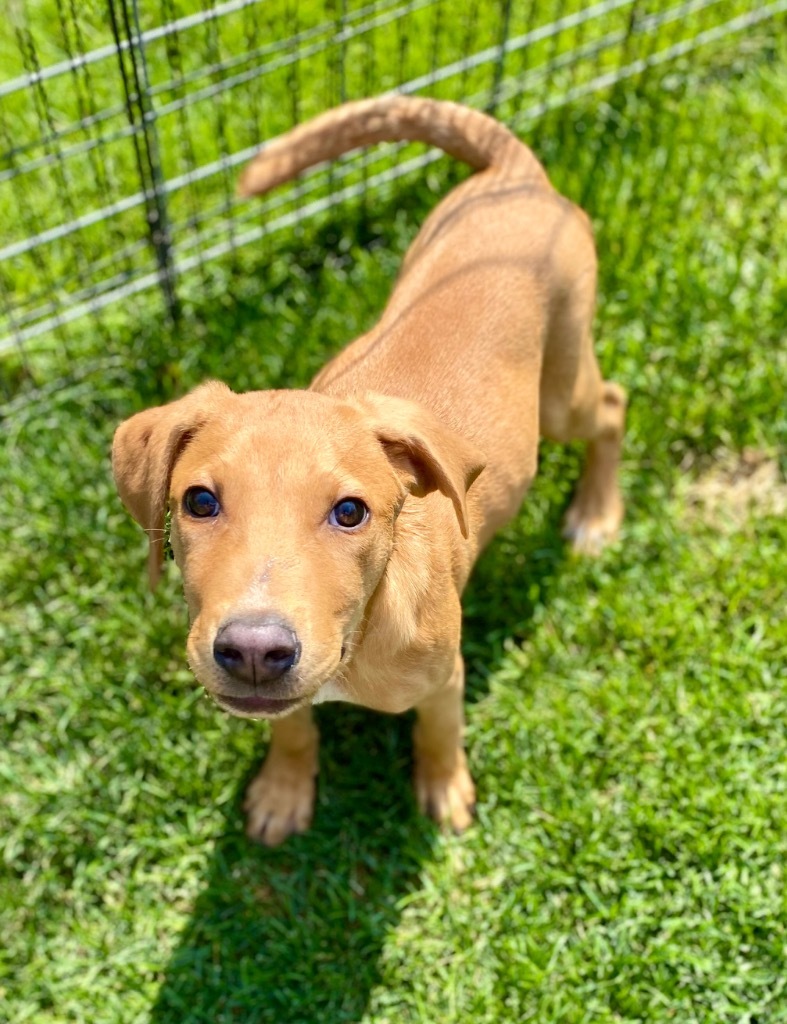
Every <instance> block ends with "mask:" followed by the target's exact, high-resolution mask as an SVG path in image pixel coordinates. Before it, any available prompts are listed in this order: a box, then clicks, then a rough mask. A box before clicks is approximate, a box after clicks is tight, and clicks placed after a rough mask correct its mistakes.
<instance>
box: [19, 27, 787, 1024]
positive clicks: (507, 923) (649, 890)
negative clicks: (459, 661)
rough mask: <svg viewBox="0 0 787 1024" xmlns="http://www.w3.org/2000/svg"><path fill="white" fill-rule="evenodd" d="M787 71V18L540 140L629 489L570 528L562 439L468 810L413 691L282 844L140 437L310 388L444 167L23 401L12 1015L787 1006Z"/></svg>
mask: <svg viewBox="0 0 787 1024" xmlns="http://www.w3.org/2000/svg"><path fill="white" fill-rule="evenodd" d="M774 31H775V29H774ZM785 95H787V63H785V54H784V52H783V49H782V47H781V46H777V45H775V43H774V41H773V39H771V38H769V35H768V33H767V32H765V31H764V30H763V31H762V32H760V33H759V34H756V33H755V34H753V35H752V36H751V37H750V38H748V39H747V40H746V43H745V46H740V47H737V48H733V47H730V48H729V50H726V51H724V50H722V51H719V53H718V55H717V59H716V60H715V61H714V62H713V63H709V64H707V65H705V64H702V63H701V62H692V63H686V64H682V65H676V66H675V67H673V68H671V69H664V70H663V71H659V72H658V73H656V72H654V73H653V74H652V75H650V76H648V78H647V79H646V80H645V81H644V82H641V83H638V84H637V85H636V87H635V85H634V84H633V83H632V84H630V85H629V86H624V87H621V88H619V89H615V90H612V91H611V92H610V93H608V94H607V95H606V97H605V100H604V102H603V103H602V102H599V101H598V100H595V99H592V98H589V99H586V100H584V101H578V102H577V103H576V104H574V105H572V106H571V107H569V108H566V109H565V110H564V111H561V112H558V113H555V114H553V115H548V116H546V117H544V118H542V119H541V120H540V121H539V123H538V125H537V129H536V131H535V132H534V134H533V137H532V138H533V142H534V144H535V145H536V147H537V149H538V152H539V153H540V154H541V155H542V157H543V158H544V160H545V162H546V164H547V166H548V169H549V171H550V174H551V176H552V178H553V180H554V181H555V183H556V184H557V185H558V186H559V187H560V188H561V189H562V190H563V191H564V192H566V194H568V195H570V196H572V197H573V198H576V199H577V200H580V201H582V202H583V204H584V205H585V206H586V208H587V209H588V210H589V212H590V213H591V214H592V216H593V218H594V222H595V224H596V228H597V237H598V245H599V254H600V264H601V275H602V276H601V294H600V302H599V314H598V322H597V337H598V349H599V354H600V358H601V361H602V364H603V366H604V369H605V372H606V373H607V374H608V375H609V376H610V377H612V378H614V379H616V380H619V381H620V382H621V383H622V384H624V385H625V386H626V388H627V389H628V390H629V393H630V396H631V409H630V416H629V432H628V437H627V445H626V456H625V463H624V467H623V485H624V489H625V493H626V498H627V504H628V514H627V519H626V522H625V525H624V529H623V532H622V536H621V538H620V541H619V542H618V543H617V544H615V545H614V546H613V547H611V548H610V549H609V550H608V551H607V552H605V553H604V554H603V555H602V556H601V557H600V558H598V559H596V560H582V559H576V558H573V557H571V556H570V555H569V554H568V552H567V551H566V549H565V547H564V545H563V544H562V542H561V540H560V537H559V530H560V518H561V514H562V511H563V509H564V508H565V506H566V504H567V502H568V500H569V495H570V492H571V488H572V486H573V483H574V481H575V480H576V478H577V475H578V471H579V465H580V450H579V449H578V448H575V447H572V448H571V449H569V450H565V449H562V448H560V447H558V446H551V445H550V446H544V448H543V450H542V458H541V471H540V475H539V478H538V480H537V482H536V485H535V487H534V489H533V492H532V493H531V495H530V496H529V497H528V499H527V501H526V503H525V506H524V508H523V510H522V513H521V514H520V515H519V517H518V518H517V519H516V521H515V522H514V523H512V524H511V525H510V526H509V527H508V528H507V529H506V530H505V531H503V533H502V534H501V535H500V536H499V538H498V539H497V540H496V541H495V543H494V544H493V546H492V547H491V548H490V550H489V551H488V552H487V554H486V555H485V556H484V558H483V560H482V562H481V564H480V565H479V567H478V570H477V572H476V574H475V576H474V578H473V581H472V583H471V586H470V588H469V590H468V593H467V595H466V601H465V610H466V614H465V622H466V626H465V635H464V652H465V656H466V660H467V664H468V670H469V672H468V675H469V694H468V706H467V714H468V735H467V745H468V752H469V758H470V763H471V768H472V771H473V774H474V777H475V780H476V783H477V787H478V792H479V806H478V820H477V822H476V824H475V825H474V826H473V828H472V829H471V830H470V831H469V832H468V833H467V834H465V835H463V836H461V837H454V836H450V835H443V834H441V833H440V832H439V831H438V830H436V829H435V828H434V827H433V826H432V825H431V824H430V823H429V822H427V821H425V820H424V819H422V818H421V817H419V815H418V813H417V811H416V809H415V806H414V801H413V797H412V794H411V791H410V784H409V776H410V772H411V754H410V742H409V729H410V726H411V721H410V719H409V717H407V716H405V717H404V718H386V717H384V716H379V715H375V714H372V713H366V712H363V711H360V710H358V709H351V708H345V707H342V706H340V705H329V706H327V707H325V708H321V709H319V722H320V727H321V730H322V733H323V739H324V747H323V751H322V761H321V775H320V786H319V796H318V807H317V812H316V817H315V822H314V825H313V828H312V830H311V831H310V832H309V833H308V834H307V835H305V836H302V837H298V838H295V839H292V840H290V841H288V843H287V844H286V845H285V846H284V847H282V848H281V849H278V850H275V851H269V850H265V849H262V848H259V847H257V846H254V845H251V844H250V843H249V842H248V841H247V840H246V838H245V837H244V834H243V827H242V818H241V812H240V803H241V800H242V794H243V790H244V787H245V785H246V783H247V782H248V780H249V778H250V777H251V775H252V774H253V773H254V771H255V770H256V768H257V765H258V763H259V760H260V758H261V756H262V754H263V752H264V748H265V743H266V737H267V727H266V726H265V725H257V724H254V723H249V722H247V721H240V720H236V719H232V718H230V717H229V716H226V715H223V714H221V713H219V712H217V710H216V709H215V708H214V707H213V706H212V705H210V704H209V703H208V702H207V700H206V699H204V698H203V697H202V695H201V692H200V690H199V689H198V688H197V687H196V685H195V684H194V682H193V679H192V678H191V676H190V674H189V672H188V670H187V668H186V665H185V657H184V653H183V646H184V638H185V632H186V628H187V623H186V616H185V609H184V607H183V604H182V600H181V598H180V595H179V583H178V580H177V576H176V572H175V571H174V570H170V572H169V573H168V576H167V578H166V580H165V581H164V583H163V585H162V586H161V587H160V589H159V591H158V592H157V593H156V594H155V595H150V594H148V593H146V591H145V583H144V568H145V565H144V563H145V554H144V543H143V537H142V535H141V532H140V531H139V530H138V529H137V527H136V526H135V525H134V524H133V523H132V522H131V521H130V520H129V518H128V517H127V515H126V514H125V512H124V510H123V509H122V507H121V506H120V504H119V501H118V500H117V498H116V496H115V494H114V490H113V487H112V484H111V481H110V476H109V469H108V461H107V453H108V446H109V443H110V439H111V435H112V431H113V428H114V426H115V425H116V424H117V423H118V422H119V421H120V420H121V419H122V418H123V417H125V416H127V415H129V414H130V413H131V412H132V411H134V410H135V409H138V408H141V407H143V406H144V405H146V404H151V403H152V402H155V401H159V400H161V399H162V398H163V397H166V396H168V395H170V394H173V393H180V392H182V391H183V390H184V389H185V388H187V387H189V386H191V385H192V384H194V383H196V382H198V381H199V380H201V379H203V378H204V377H206V376H218V377H221V378H222V379H224V380H225V381H227V382H228V383H229V384H231V385H232V386H233V387H235V388H236V389H238V390H240V389H244V388H249V387H264V386H303V385H305V384H306V383H307V382H308V380H309V377H310V375H311V374H312V373H313V372H314V371H315V370H316V369H317V368H318V367H319V366H320V365H321V363H322V362H323V361H324V360H325V359H326V358H327V357H328V356H329V355H330V353H331V352H333V351H335V350H336V349H338V348H339V347H340V346H341V344H342V343H343V342H344V341H346V339H347V338H349V337H352V336H353V335H354V334H356V333H358V332H359V331H360V330H362V329H363V328H364V327H365V326H367V325H368V324H369V323H371V322H372V321H373V319H374V317H375V315H376V314H377V313H378V312H379V310H380V308H381V306H382V304H383V303H384V300H385V295H386V293H387V291H388V290H389V289H390V287H391V284H392V281H393V279H394V276H395V273H396V268H397V265H398V261H399V259H400V257H401V254H402V253H403V251H404V249H405V248H406V245H407V243H408V240H409V239H410V238H411V237H412V235H413V233H414V231H415V230H416V228H417V224H418V222H419V220H420V219H421V218H422V217H423V215H424V213H425V211H427V210H428V209H429V208H430V207H431V206H432V205H434V203H435V202H436V201H437V198H438V197H439V195H441V194H443V193H444V192H445V190H446V189H447V188H448V187H450V184H451V183H452V181H454V180H456V176H457V172H456V171H455V170H454V169H452V168H451V167H450V166H449V165H448V163H447V162H443V163H441V164H439V165H436V166H435V167H434V168H432V169H431V170H430V172H429V174H428V175H427V176H425V177H424V178H423V180H420V181H418V182H417V183H415V184H414V185H413V187H412V191H408V193H407V196H406V199H405V198H403V195H402V193H398V194H396V193H391V194H387V195H386V194H383V195H382V196H381V197H380V198H379V201H378V200H375V202H374V203H371V202H367V203H366V204H363V205H361V206H357V207H356V206H353V205H352V204H348V205H346V206H345V207H343V208H342V209H340V210H339V211H337V212H336V213H335V214H334V215H332V216H330V215H328V216H325V217H323V218H321V219H320V220H318V221H316V222H315V223H314V224H313V225H312V224H304V225H302V227H301V228H300V230H299V232H298V233H297V235H296V236H290V237H288V238H286V239H284V238H279V239H276V238H273V239H269V240H268V241H267V242H266V243H265V245H264V246H261V247H260V249H259V250H258V251H255V252H254V253H250V254H246V255H242V256H239V257H238V258H237V259H236V260H235V262H234V264H233V265H232V266H231V267H230V266H229V265H226V266H225V265H223V264H220V265H217V266H216V268H215V269H211V270H209V271H208V272H207V274H208V277H207V284H206V282H205V280H204V279H203V281H201V282H200V284H199V286H196V285H194V286H191V285H189V283H188V282H187V283H186V286H185V288H184V315H183V319H182V322H181V324H180V325H179V327H178V328H176V329H173V328H171V327H168V326H167V325H166V323H165V322H164V321H163V319H162V317H161V314H160V312H159V311H158V307H157V305H156V303H155V302H154V300H153V299H151V300H150V302H149V304H148V306H146V305H145V302H143V301H141V302H140V303H138V305H137V306H136V307H135V308H134V310H133V315H127V314H126V313H124V312H123V311H118V312H117V313H114V314H112V317H114V319H112V318H111V317H108V318H107V320H106V330H107V332H108V333H109V334H111V336H112V339H113V347H114V350H116V351H125V352H126V353H127V355H126V357H125V358H124V359H123V360H122V361H120V362H117V361H116V362H113V363H112V364H111V365H110V366H109V367H108V368H106V369H105V371H104V372H103V373H102V374H101V375H96V374H93V375H91V376H87V377H85V378H84V379H82V380H81V381H77V382H75V383H73V384H71V385H69V386H67V387H64V388H61V389H60V390H58V391H57V392H56V393H55V394H53V395H52V396H51V397H50V398H49V400H47V401H46V402H43V401H39V402H37V403H34V404H29V405H25V406H22V407H20V409H19V410H18V411H17V412H16V413H15V414H14V415H13V416H12V417H11V418H9V420H8V421H7V423H6V424H5V426H4V435H3V440H4V444H3V447H2V451H0V474H2V479H3V481H4V484H5V487H4V499H5V502H6V508H7V514H6V520H5V522H6V527H5V536H6V540H5V542H4V544H3V545H2V548H0V584H1V585H2V588H3V596H4V599H3V603H2V607H1V608H0V641H2V649H3V651H4V655H5V657H4V659H3V663H2V666H1V667H0V693H1V694H2V705H3V708H4V725H3V731H4V735H3V738H2V742H1V743H0V786H1V787H2V801H1V802H0V848H1V849H2V856H3V874H2V876H0V911H1V912H2V919H1V920H0V1019H3V1020H8V1021H9V1022H13V1024H18V1022H19V1024H21V1022H27V1021H29V1022H32V1024H56V1022H57V1024H60V1022H78V1021H89V1022H90V1024H109V1022H113V1024H115V1022H116V1024H121V1022H122V1024H131V1022H137V1021H150V1022H155V1024H197V1022H200V1024H202V1022H204V1024H209V1022H210V1024H219V1022H221V1024H224V1022H244V1024H246V1022H249V1024H257V1022H259V1024H268V1022H271V1024H272V1022H274V1021H275V1022H277V1024H278V1022H290V1024H316V1022H330V1024H351V1022H364V1024H401V1022H423V1024H435V1022H439V1024H448V1022H462V1024H464V1022H468V1021H473V1022H474V1024H492V1022H494V1024H508V1022H511V1024H515V1022H521V1021H534V1022H538V1024H557V1022H560V1024H564V1022H565V1024H580V1022H593V1024H596V1022H605V1024H606V1022H610V1024H611V1022H620V1021H627V1022H628V1021H631V1022H634V1021H642V1022H664V1024H666V1022H678V1024H693V1022H703V1024H720V1022H724V1024H733V1022H735V1024H738V1022H748V1024H777V1022H780V1021H787V976H786V975H785V972H784V964H785V957H787V886H786V885H785V877H784V872H785V863H786V862H787V734H786V732H785V721H786V720H787V679H786V678H785V657H784V649H785V641H787V627H786V626H785V610H784V609H785V579H787V555H786V554H785V552H787V518H786V517H785V509H786V508H787V487H786V486H785V483H784V476H783V471H784V466H783V465H780V461H779V460H780V457H781V456H782V454H783V451H784V447H783V446H784V442H785V403H784V380H785V373H786V372H787V361H786V360H785V344H784V342H785V337H784V335H785V327H786V326H787V324H786V323H785V306H786V304H787V254H785V249H784V245H783V239H784V237H785V230H787V207H785V204H784V187H785V178H784V167H785V166H786V165H787V161H786V160H785V143H784V139H785V137H786V136H787V117H785V106H784V101H783V97H784V96H785ZM83 344H84V345H85V346H86V347H87V348H89V347H90V344H91V342H90V339H89V338H86V339H85V340H84V341H83ZM100 345H101V341H100V339H98V340H96V341H95V343H94V348H95V354H96V355H98V354H100Z"/></svg>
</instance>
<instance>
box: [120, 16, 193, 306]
mask: <svg viewBox="0 0 787 1024" xmlns="http://www.w3.org/2000/svg"><path fill="white" fill-rule="evenodd" d="M109 14H110V19H111V22H112V34H113V36H114V39H115V47H116V50H117V59H118V65H119V67H120V74H121V78H122V79H123V91H124V96H125V105H126V113H127V115H128V119H129V123H130V124H131V126H132V127H133V128H135V129H137V130H135V131H134V133H133V135H132V138H133V140H134V151H135V153H136V158H137V169H138V171H139V180H140V187H141V190H142V192H143V194H144V196H145V211H146V220H147V224H148V233H149V236H150V243H151V245H152V247H153V251H154V253H155V255H156V263H157V264H158V280H159V285H160V287H161V291H162V294H163V296H164V302H165V305H166V309H167V312H168V314H169V316H170V318H171V319H172V320H173V321H176V320H177V319H178V317H179V315H180V303H179V301H178V295H177V288H176V276H175V263H174V259H173V254H172V239H171V236H170V232H169V221H168V218H167V196H166V191H165V189H164V174H163V173H162V168H161V157H160V149H159V142H158V131H157V129H156V111H155V108H154V106H153V101H152V98H151V94H150V82H149V78H148V68H147V61H146V59H145V47H144V42H143V39H142V33H141V30H140V25H139V10H138V6H137V0H132V9H131V11H130V10H129V4H128V0H109ZM124 53H128V56H129V62H130V72H131V73H130V74H129V69H128V68H127V67H126V62H125V60H124ZM140 137H141V142H140Z"/></svg>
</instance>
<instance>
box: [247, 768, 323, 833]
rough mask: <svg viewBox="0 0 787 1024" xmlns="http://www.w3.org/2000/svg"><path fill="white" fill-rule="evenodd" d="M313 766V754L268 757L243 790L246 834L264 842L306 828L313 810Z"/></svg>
mask: <svg viewBox="0 0 787 1024" xmlns="http://www.w3.org/2000/svg"><path fill="white" fill-rule="evenodd" d="M316 789H317V786H316V770H315V767H314V762H313V759H312V758H308V759H301V758H290V757H288V758H276V759H275V760H273V759H272V758H270V757H269V758H268V760H266V762H265V764H264V765H263V766H262V769H261V770H260V772H259V774H258V775H257V776H256V778H254V779H253V780H252V782H251V784H250V785H249V788H248V789H247V790H246V799H245V800H244V802H243V810H244V811H245V812H246V815H247V819H246V835H247V836H249V838H250V839H254V840H255V841H256V842H258V843H262V844H263V845H264V846H278V845H279V843H283V842H284V840H285V839H286V838H287V836H290V835H293V834H294V833H296V832H305V831H306V830H307V829H308V827H309V825H310V824H311V820H312V815H313V814H314V798H315V793H316Z"/></svg>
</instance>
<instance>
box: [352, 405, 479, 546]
mask: <svg viewBox="0 0 787 1024" xmlns="http://www.w3.org/2000/svg"><path fill="white" fill-rule="evenodd" d="M361 405H362V408H363V409H364V411H365V412H366V413H367V414H368V415H369V416H370V418H371V428H372V430H373V431H374V433H375V434H376V435H377V437H378V438H379V440H380V443H381V444H382V446H383V448H384V449H385V452H386V454H387V456H388V458H389V459H390V461H391V465H392V466H393V467H394V469H395V470H396V472H397V474H398V475H399V477H400V479H401V480H402V483H403V484H404V486H405V487H406V489H407V490H408V491H409V492H410V494H414V495H416V496H418V497H422V496H423V495H425V494H428V493H429V492H430V491H440V492H441V493H442V494H444V495H446V497H448V498H450V499H451V501H452V502H453V504H454V509H455V510H456V516H457V519H458V520H459V528H460V530H461V531H462V536H463V537H467V536H468V531H469V525H468V518H467V500H466V499H467V492H468V490H469V489H470V486H471V484H472V483H473V481H474V480H475V479H476V477H477V476H478V475H479V473H480V472H481V470H482V469H483V468H484V465H485V463H486V460H485V458H484V456H483V454H482V452H481V451H480V449H479V448H477V447H476V445H475V444H473V443H472V442H471V441H468V440H467V439H466V438H464V437H462V436H461V434H457V433H456V432H455V431H454V430H451V429H450V427H446V426H445V424H443V423H441V421H440V420H439V419H438V418H437V417H436V416H435V415H434V414H433V413H431V412H430V411H429V410H428V409H427V408H426V407H425V406H423V405H420V404H419V403H418V402H410V401H407V400H406V399H403V398H391V397H389V396H388V395H366V396H364V398H363V400H362V402H361Z"/></svg>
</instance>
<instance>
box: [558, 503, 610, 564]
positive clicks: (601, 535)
mask: <svg viewBox="0 0 787 1024" xmlns="http://www.w3.org/2000/svg"><path fill="white" fill-rule="evenodd" d="M622 521H623V503H622V502H621V500H620V498H619V497H618V496H617V495H615V496H613V497H612V498H611V499H608V500H606V501H596V502H593V501H587V500H582V498H578V499H577V500H576V501H574V502H573V503H572V504H571V506H570V507H569V509H568V512H567V513H566V519H565V523H564V524H563V536H564V537H565V538H566V540H568V541H570V543H571V547H572V548H573V549H574V551H575V552H576V553H577V554H578V555H597V554H599V553H600V552H601V551H602V550H603V548H605V547H606V546H607V544H609V543H610V542H611V541H613V540H614V539H615V537H616V536H617V534H618V530H619V529H620V524H621V522H622Z"/></svg>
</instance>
